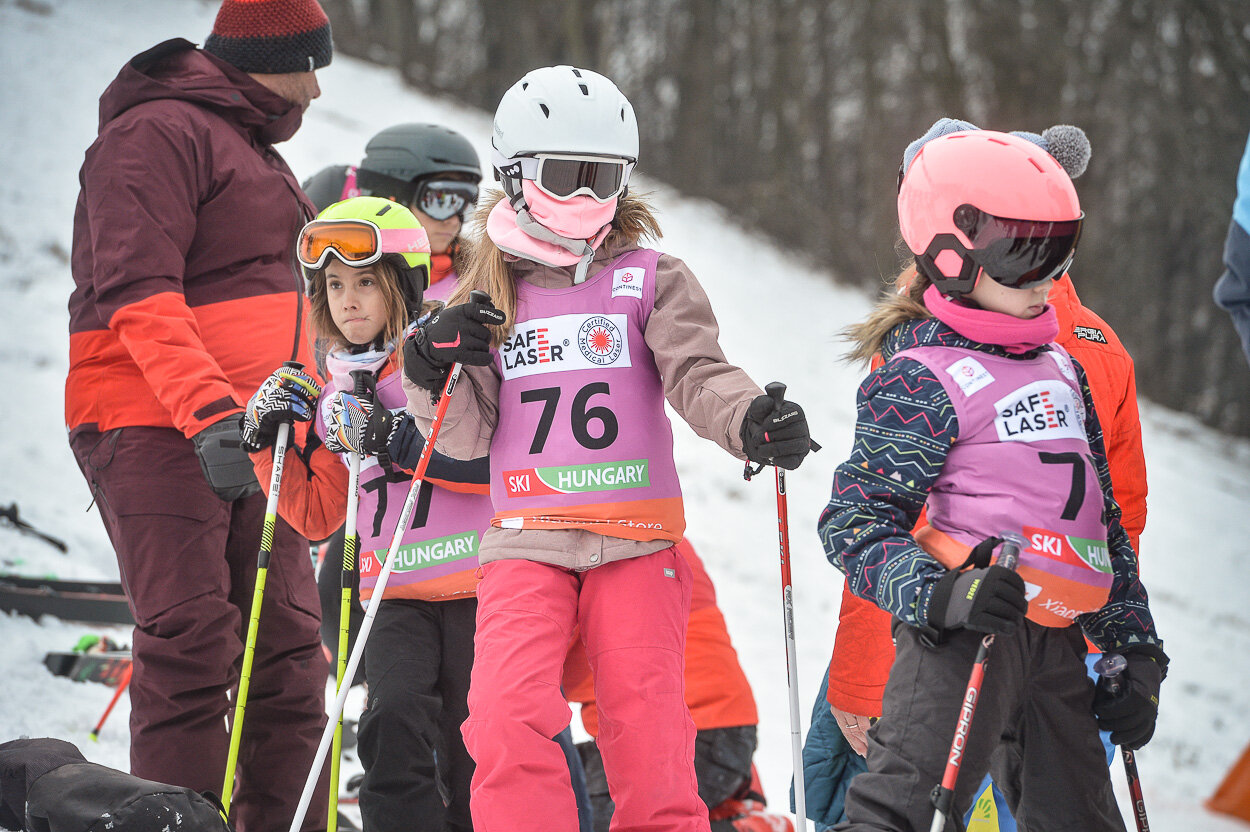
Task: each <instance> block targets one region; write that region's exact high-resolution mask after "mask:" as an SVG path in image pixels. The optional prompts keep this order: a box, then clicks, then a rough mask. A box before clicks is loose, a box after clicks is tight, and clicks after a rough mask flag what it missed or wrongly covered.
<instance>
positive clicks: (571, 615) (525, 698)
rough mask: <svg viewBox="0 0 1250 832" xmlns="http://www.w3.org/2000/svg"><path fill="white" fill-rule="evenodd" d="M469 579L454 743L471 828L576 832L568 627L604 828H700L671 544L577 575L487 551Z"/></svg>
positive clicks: (681, 579)
mask: <svg viewBox="0 0 1250 832" xmlns="http://www.w3.org/2000/svg"><path fill="white" fill-rule="evenodd" d="M482 572H483V577H482V581H481V583H480V584H479V585H478V590H477V599H478V610H477V636H476V639H475V641H474V644H475V656H474V662H473V676H472V681H471V684H470V688H469V718H468V720H466V721H465V723H464V728H463V732H464V740H465V745H466V747H467V748H468V749H469V753H470V754H471V755H472V756H473V759H474V760H475V761H476V763H477V770H476V771H475V772H474V775H473V786H472V799H471V806H472V812H473V828H474V830H475V831H476V832H514V830H515V831H516V832H523V831H525V830H533V832H577V828H578V826H577V807H576V805H575V803H574V800H573V790H572V786H571V785H570V782H569V770H568V763H567V761H566V760H565V757H564V753H563V752H562V751H561V750H560V746H558V745H557V744H555V743H554V742H552V741H551V740H552V738H553V737H554V736H555V735H556V734H558V733H559V732H560V731H562V730H563V729H564V727H565V726H566V725H568V724H569V719H570V717H571V715H572V714H571V711H570V710H569V706H568V703H567V702H566V701H565V699H564V694H563V693H562V692H561V691H560V675H561V670H562V668H563V666H564V656H565V653H566V652H567V650H568V646H569V643H570V641H571V639H572V637H573V633H574V630H575V628H576V627H579V626H580V628H581V638H582V640H583V642H584V643H585V645H586V654H587V656H588V658H589V659H590V666H591V669H592V670H593V672H594V676H595V696H596V698H597V700H598V703H599V728H600V732H599V749H600V751H601V752H602V754H603V764H604V769H605V771H606V773H607V777H608V783H609V787H610V788H611V792H612V798H613V800H614V801H616V814H615V815H613V817H612V826H611V829H612V830H613V832H625V830H631V832H633V831H634V830H653V831H654V832H659V831H660V830H664V831H665V832H709V829H710V827H709V825H708V817H707V807H706V806H704V805H703V801H701V800H700V799H699V790H698V784H697V782H696V780H695V773H694V736H695V728H694V722H693V721H692V720H691V719H690V712H689V711H688V710H687V709H686V702H685V691H684V682H683V674H682V670H683V666H684V662H685V659H684V652H685V640H686V619H687V618H688V617H689V614H690V589H691V583H692V581H691V574H690V567H689V566H687V564H686V562H685V559H684V558H682V556H681V555H680V554H678V553H677V551H676V550H675V549H673V548H669V549H663V550H661V551H659V552H654V553H652V554H650V555H645V556H643V557H637V558H630V559H628V560H622V561H614V562H612V563H608V564H605V565H603V566H600V567H596V568H594V569H591V570H588V571H585V572H570V571H567V570H564V569H560V568H558V567H553V566H548V565H546V564H542V563H534V562H532V561H526V560H499V561H492V562H491V563H488V564H486V565H485V566H483V567H482Z"/></svg>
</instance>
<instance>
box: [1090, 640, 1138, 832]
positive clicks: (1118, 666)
mask: <svg viewBox="0 0 1250 832" xmlns="http://www.w3.org/2000/svg"><path fill="white" fill-rule="evenodd" d="M1126 667H1128V660H1127V659H1125V658H1124V657H1123V656H1121V655H1120V654H1119V653H1104V654H1103V657H1102V658H1101V659H1099V660H1098V661H1096V662H1094V672H1095V673H1097V674H1098V675H1099V676H1101V677H1102V683H1103V685H1105V686H1106V688H1107V693H1109V694H1111V695H1112V696H1119V695H1120V691H1121V690H1123V689H1124V680H1123V679H1121V678H1120V674H1121V673H1123V672H1124V669H1125V668H1126ZM1120 755H1121V756H1122V757H1123V758H1124V774H1125V776H1127V777H1128V793H1129V796H1130V797H1131V798H1132V799H1133V820H1134V821H1136V822H1137V832H1150V821H1149V820H1147V818H1146V800H1145V798H1144V797H1143V796H1142V790H1141V776H1140V775H1138V773H1137V754H1136V753H1135V752H1134V751H1132V750H1130V749H1128V748H1125V747H1124V746H1120Z"/></svg>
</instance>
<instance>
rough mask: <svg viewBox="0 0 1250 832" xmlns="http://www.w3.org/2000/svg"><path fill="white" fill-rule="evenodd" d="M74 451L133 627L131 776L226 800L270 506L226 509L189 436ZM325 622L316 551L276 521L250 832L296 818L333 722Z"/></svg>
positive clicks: (244, 775)
mask: <svg viewBox="0 0 1250 832" xmlns="http://www.w3.org/2000/svg"><path fill="white" fill-rule="evenodd" d="M70 442H71V446H72V448H73V450H74V455H75V456H76V457H77V458H78V460H79V465H80V466H81V467H82V469H83V474H84V476H86V477H87V481H88V482H89V483H90V484H91V488H92V491H93V493H94V494H95V498H96V507H97V508H98V509H99V512H100V517H101V518H102V519H103V520H104V527H105V529H107V531H108V534H109V540H110V541H112V543H113V548H114V549H115V550H116V552H117V563H118V566H119V567H120V569H121V574H122V582H123V584H124V585H125V587H126V594H127V597H128V598H129V600H130V607H131V610H132V611H133V612H134V617H135V622H136V623H135V629H134V637H133V638H134V644H133V653H134V675H133V676H132V677H131V682H130V702H131V719H130V731H131V740H130V759H131V769H132V772H133V773H134V774H136V775H137V776H139V777H143V778H145V779H149V780H156V781H158V782H162V783H174V784H177V785H185V786H189V787H191V788H193V789H196V790H197V791H211V792H214V793H220V791H221V782H222V775H223V773H224V772H225V767H226V754H227V751H228V748H229V745H230V734H229V733H228V732H227V731H226V730H225V727H224V725H225V723H224V721H223V717H224V716H225V715H226V713H227V710H229V709H230V705H231V703H230V702H228V701H227V693H228V692H231V693H232V692H233V691H234V690H235V689H236V687H237V685H238V681H239V663H240V662H239V659H240V657H241V656H242V653H243V634H244V633H245V632H246V630H247V615H248V611H249V610H250V609H251V601H252V590H253V587H254V585H255V583H256V552H257V548H258V545H259V543H260V528H261V525H262V523H263V522H264V516H265V499H264V496H263V495H261V494H254V495H251V496H248V497H244V498H242V499H238V500H234V501H233V502H225V501H223V500H220V499H218V498H217V496H216V495H214V493H213V490H212V488H211V487H210V486H209V484H208V482H207V481H206V480H205V479H204V476H203V474H201V473H200V464H199V461H198V460H197V459H196V455H195V451H194V446H193V445H192V443H191V440H189V439H186V438H185V437H183V436H182V435H180V434H179V433H178V432H177V431H174V430H169V429H167V428H149V427H126V428H119V429H116V430H113V431H109V432H107V433H99V432H96V431H90V430H88V431H79V432H78V433H76V434H75V435H74V436H72V437H71V440H70ZM319 626H320V604H319V602H318V599H317V587H316V584H315V582H314V581H313V578H312V571H311V567H310V562H309V555H308V541H307V540H306V539H305V538H303V537H301V536H299V535H298V534H296V532H295V531H294V530H292V529H291V527H290V526H288V525H287V524H286V523H285V522H284V521H282V520H281V519H279V520H278V524H277V531H276V534H275V535H274V542H273V553H272V555H271V557H270V561H269V573H268V578H267V581H266V584H265V599H264V607H263V613H262V617H261V632H260V636H259V637H258V638H257V642H256V655H255V660H254V663H253V665H252V675H251V687H250V692H249V694H248V700H247V719H246V720H245V722H244V741H243V743H242V745H241V748H240V753H239V775H238V780H237V782H236V789H235V798H234V800H233V805H232V811H233V813H234V814H235V815H236V816H237V817H238V818H240V819H241V821H242V822H243V823H246V824H247V826H246V828H247V830H248V832H252V831H253V830H255V829H258V828H259V829H266V830H273V829H277V830H285V829H286V828H287V825H288V824H289V823H290V819H291V817H292V816H293V815H294V814H295V804H296V803H297V802H298V800H299V795H300V791H301V789H302V787H303V783H304V777H305V776H306V775H307V772H308V768H309V767H310V765H309V764H311V761H312V752H313V750H314V749H315V748H316V747H317V742H318V740H319V739H320V736H321V729H322V727H323V726H324V725H325V681H326V678H327V673H328V668H327V665H326V660H325V657H324V654H323V653H322V651H321V644H320V634H319ZM230 712H231V713H233V711H232V710H231V711H230ZM325 797H326V796H325V792H324V791H322V792H321V793H320V805H321V808H320V810H319V811H317V812H316V813H315V814H314V813H312V812H310V815H312V818H313V820H314V821H315V822H314V823H313V824H312V825H313V826H314V827H317V826H324V823H325ZM262 821H263V825H260V826H258V824H261V823H262Z"/></svg>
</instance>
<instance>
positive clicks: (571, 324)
mask: <svg viewBox="0 0 1250 832" xmlns="http://www.w3.org/2000/svg"><path fill="white" fill-rule="evenodd" d="M499 356H500V358H501V359H502V361H503V377H504V378H524V377H526V376H532V375H539V374H541V373H559V372H564V371H566V370H590V369H615V368H619V367H629V366H630V361H629V318H628V316H627V315H623V314H615V315H595V314H589V313H585V312H582V313H577V314H572V315H555V316H553V317H550V318H533V319H531V320H528V321H523V322H521V323H518V324H517V325H516V328H515V329H514V330H513V333H512V335H510V336H508V340H506V341H505V342H504V343H503V346H502V347H500V349H499Z"/></svg>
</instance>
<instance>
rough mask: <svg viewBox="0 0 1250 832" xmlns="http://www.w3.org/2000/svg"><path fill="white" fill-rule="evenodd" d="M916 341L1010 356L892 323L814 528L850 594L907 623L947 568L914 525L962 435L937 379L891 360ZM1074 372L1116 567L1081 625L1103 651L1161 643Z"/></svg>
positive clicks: (916, 623) (1097, 432)
mask: <svg viewBox="0 0 1250 832" xmlns="http://www.w3.org/2000/svg"><path fill="white" fill-rule="evenodd" d="M922 345H941V346H950V347H961V348H965V349H972V350H977V351H980V352H990V353H994V354H998V355H1005V354H1006V353H1005V352H1004V351H1002V350H1001V349H1000V348H998V347H995V346H991V345H986V344H977V343H974V342H972V341H969V340H967V339H966V338H964V337H963V336H961V335H959V334H958V333H956V332H955V331H954V330H952V329H951V328H950V327H948V326H946V325H945V324H943V323H942V322H940V321H938V320H936V319H932V318H930V319H926V320H923V321H910V322H908V323H905V324H901V325H899V326H897V327H895V328H894V329H893V330H892V331H891V332H890V334H889V335H888V336H887V338H886V343H885V345H884V347H883V349H882V354H883V356H884V357H885V358H886V361H887V363H886V364H885V365H883V366H882V367H881V368H880V369H878V370H877V371H876V372H874V373H872V374H870V375H869V376H868V377H867V378H866V379H864V381H863V383H861V384H860V387H859V391H858V393H857V395H856V403H857V410H858V414H859V415H858V420H857V423H856V426H855V441H854V445H853V447H852V449H851V455H850V458H849V459H847V460H846V461H845V462H843V463H842V464H841V465H839V466H838V468H837V470H836V471H835V472H834V477H833V490H832V494H831V497H830V499H829V504H828V505H827V506H826V507H825V510H824V512H823V513H822V514H821V517H820V522H819V530H820V537H821V541H822V542H823V544H824V547H825V553H826V554H827V556H828V558H829V560H830V562H831V563H833V565H834V566H836V567H838V569H840V570H842V572H844V573H845V574H846V576H847V585H848V587H849V588H850V590H851V592H853V593H854V594H855V595H858V596H860V597H862V598H865V599H867V600H869V601H872V602H873V603H875V604H877V605H878V606H879V607H881V608H882V609H884V610H886V611H887V612H889V613H891V614H892V615H894V616H896V617H898V618H900V619H902V620H903V621H904V622H906V623H907V624H910V625H912V626H913V627H923V626H925V624H926V623H927V621H928V608H929V602H930V599H931V596H932V593H933V589H934V586H935V585H936V583H937V580H938V579H939V578H940V577H941V576H942V575H943V574H944V573H945V571H946V569H945V567H943V566H942V565H941V564H940V563H938V562H937V560H935V559H934V558H933V557H932V556H930V555H929V554H927V553H926V552H924V551H923V550H922V549H921V548H920V547H919V546H917V545H916V542H915V540H914V539H913V538H912V537H911V529H912V528H913V527H914V526H915V524H916V521H917V520H918V519H919V517H920V512H921V510H922V509H923V508H924V504H925V499H926V497H927V495H928V493H929V490H930V489H931V488H932V486H933V483H934V481H935V480H936V479H937V477H938V475H939V474H940V473H941V471H942V466H943V464H944V463H945V461H946V456H947V454H948V453H949V452H950V449H951V446H952V445H953V444H954V442H955V441H956V440H957V439H958V436H959V424H958V419H957V417H956V413H955V408H954V405H953V404H952V403H951V401H950V398H949V397H948V396H947V394H946V390H945V388H944V387H943V386H942V384H941V382H940V381H938V379H937V378H936V377H934V375H933V373H932V372H931V371H930V370H929V369H928V368H927V367H925V366H924V365H923V364H921V363H920V362H918V361H915V360H912V359H908V358H901V359H897V360H893V361H891V360H890V357H891V356H893V355H894V354H895V353H897V352H900V351H902V350H904V349H907V348H909V347H916V346H922ZM1030 355H1031V354H1030ZM1074 364H1075V362H1074ZM1076 367H1077V372H1078V375H1079V378H1080V383H1081V390H1082V393H1083V397H1084V399H1085V408H1086V411H1087V413H1088V414H1089V416H1088V417H1087V421H1086V425H1085V428H1086V435H1087V437H1088V438H1089V445H1090V449H1091V451H1092V452H1093V455H1094V459H1095V465H1096V468H1097V471H1098V479H1099V482H1100V483H1101V484H1102V491H1103V499H1104V503H1105V505H1106V512H1107V527H1108V528H1107V532H1108V548H1109V549H1110V552H1111V558H1112V566H1113V570H1114V580H1113V583H1112V587H1111V597H1110V599H1109V600H1108V602H1107V604H1106V606H1104V607H1103V608H1102V609H1100V610H1098V611H1097V612H1093V613H1087V614H1085V615H1082V616H1080V617H1078V619H1077V621H1078V623H1079V624H1080V625H1081V627H1082V629H1083V630H1084V631H1085V633H1086V635H1088V636H1089V638H1090V640H1091V641H1093V642H1094V643H1095V644H1096V645H1098V646H1099V647H1100V648H1102V649H1104V650H1107V649H1117V648H1122V647H1125V646H1128V645H1158V644H1159V643H1160V642H1159V641H1158V639H1157V637H1156V636H1155V628H1154V621H1153V620H1152V618H1151V616H1150V610H1149V608H1148V606H1147V598H1146V591H1145V588H1144V587H1143V586H1142V585H1141V582H1140V581H1139V580H1138V578H1137V557H1136V554H1135V553H1134V552H1133V549H1132V546H1131V545H1130V544H1129V541H1128V535H1127V534H1126V533H1125V532H1124V529H1123V527H1122V526H1121V525H1120V508H1119V506H1118V505H1116V503H1115V500H1114V499H1113V498H1112V496H1111V477H1110V474H1109V471H1108V468H1107V459H1106V453H1105V450H1104V447H1103V438H1102V428H1101V426H1100V425H1099V423H1098V419H1097V417H1096V415H1094V408H1093V401H1092V397H1091V396H1090V393H1089V386H1088V384H1087V382H1086V380H1085V373H1084V370H1082V369H1081V368H1080V365H1079V364H1076Z"/></svg>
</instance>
